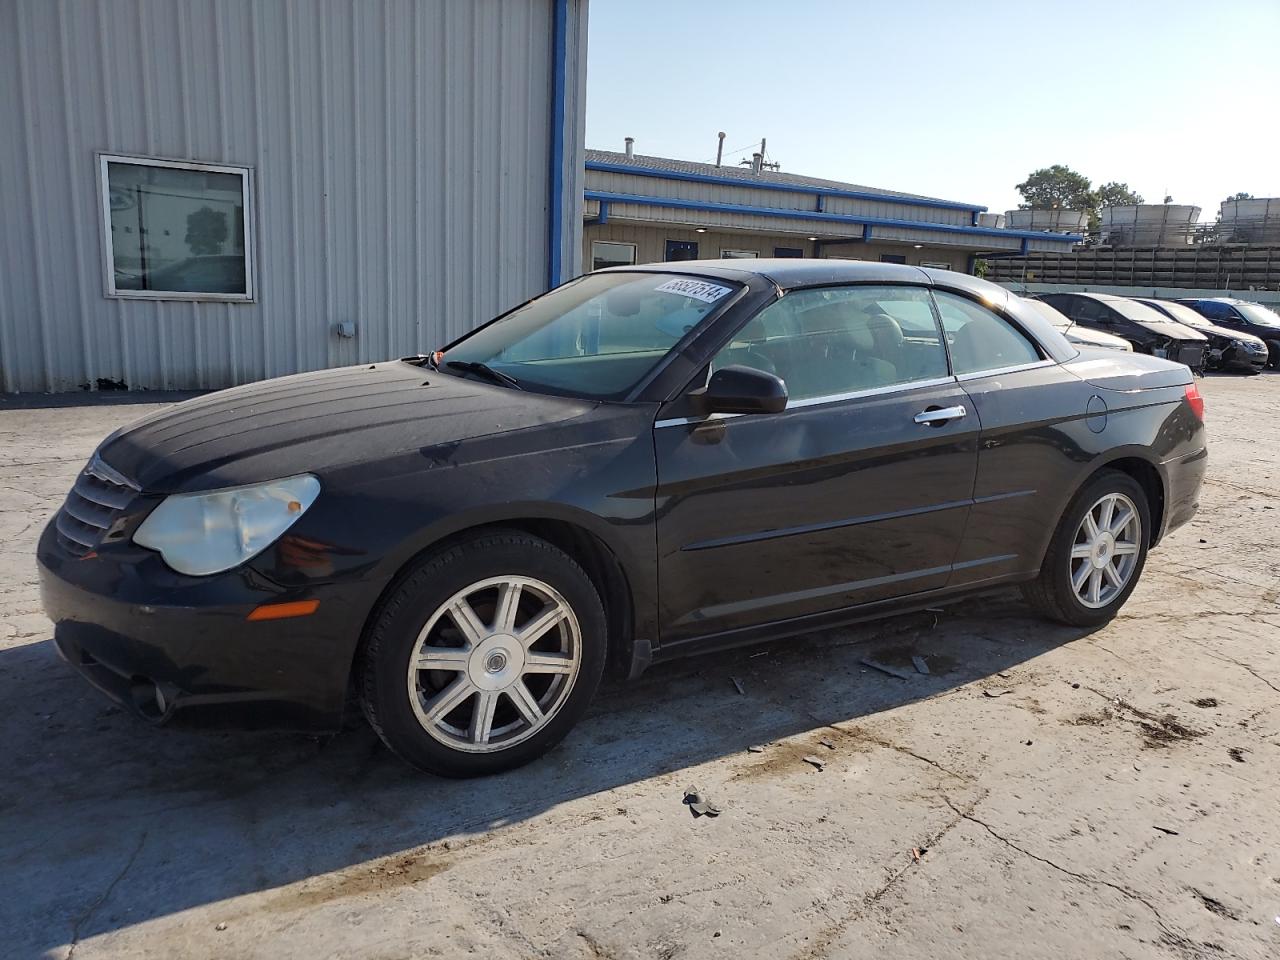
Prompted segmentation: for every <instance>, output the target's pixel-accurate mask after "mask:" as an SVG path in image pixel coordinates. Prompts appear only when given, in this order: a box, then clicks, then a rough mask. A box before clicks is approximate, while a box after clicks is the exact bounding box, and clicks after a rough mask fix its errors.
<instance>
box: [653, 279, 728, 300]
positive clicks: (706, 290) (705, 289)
mask: <svg viewBox="0 0 1280 960" xmlns="http://www.w3.org/2000/svg"><path fill="white" fill-rule="evenodd" d="M654 289H655V290H657V292H658V293H674V294H676V295H677V296H681V297H691V298H692V299H694V300H701V301H702V302H703V303H715V302H716V301H717V300H719V299H720V298H721V297H723V296H724V295H725V294H728V293H732V292H733V288H732V287H722V286H720V284H718V283H708V282H707V281H706V280H668V281H667V282H666V283H664V284H663V285H662V286H660V287H655V288H654Z"/></svg>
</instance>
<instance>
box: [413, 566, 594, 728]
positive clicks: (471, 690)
mask: <svg viewBox="0 0 1280 960" xmlns="http://www.w3.org/2000/svg"><path fill="white" fill-rule="evenodd" d="M581 662H582V633H581V629H580V627H579V625H578V618H577V617H576V616H575V615H574V612H573V609H572V608H571V607H570V606H569V604H568V603H567V602H566V601H565V599H564V597H562V596H561V595H560V594H559V593H558V592H557V591H556V590H555V588H553V587H551V586H550V585H549V584H546V583H543V582H542V581H540V580H535V579H533V578H530V577H519V576H504V577H491V578H489V579H486V580H481V581H478V582H477V583H473V584H472V585H471V586H469V587H465V588H464V589H462V590H459V591H458V592H457V593H455V594H454V595H453V596H452V597H450V598H449V599H448V600H446V601H445V602H444V603H443V604H442V605H441V606H440V607H439V608H438V609H437V610H436V611H435V612H434V613H433V614H432V615H431V617H430V619H428V620H427V622H426V625H425V626H423V628H422V630H421V631H420V632H419V634H418V638H417V642H416V643H415V645H414V652H413V654H412V656H411V657H410V658H409V672H408V692H409V700H410V703H411V704H412V706H413V711H414V713H415V714H416V715H417V718H418V722H419V723H420V724H422V727H423V729H424V730H425V731H426V732H427V733H428V734H430V735H431V736H432V737H433V738H434V739H436V740H438V741H440V742H441V743H443V744H445V745H446V746H448V747H451V748H452V749H454V750H461V751H465V752H469V753H492V752H494V751H497V750H504V749H506V748H508V747H512V746H514V745H515V744H517V743H520V742H522V741H524V740H527V739H528V738H529V737H531V736H533V735H534V734H535V733H537V732H538V731H539V730H541V729H542V728H543V727H545V726H546V725H547V724H548V723H549V722H550V721H551V718H552V717H554V716H555V715H556V713H557V712H558V711H559V709H560V708H561V707H562V706H563V705H564V702H565V700H566V699H568V696H569V693H570V691H572V689H573V684H574V681H575V680H576V679H577V676H578V670H579V667H580V666H581Z"/></svg>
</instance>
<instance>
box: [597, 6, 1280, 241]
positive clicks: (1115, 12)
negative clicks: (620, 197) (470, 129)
mask: <svg viewBox="0 0 1280 960" xmlns="http://www.w3.org/2000/svg"><path fill="white" fill-rule="evenodd" d="M720 130H723V131H725V132H726V133H727V134H728V136H727V137H726V139H725V150H726V152H728V151H732V150H737V149H738V148H740V147H745V146H747V145H749V144H751V143H752V142H753V141H754V142H756V143H758V142H759V140H760V138H761V137H767V138H768V141H769V143H768V152H769V158H770V159H772V160H777V161H780V162H781V163H782V169H783V170H784V171H791V172H793V173H804V174H809V175H811V176H819V177H829V178H832V179H836V180H845V181H849V182H852V183H858V184H863V185H866V186H875V187H884V188H888V189H896V190H904V191H908V192H911V193H922V194H926V195H930V196H937V197H942V198H945V199H950V200H960V201H965V202H972V203H980V204H985V205H986V206H988V207H990V208H991V209H992V210H993V211H1003V210H1005V209H1009V208H1012V207H1015V206H1016V205H1017V203H1018V201H1019V199H1020V198H1019V196H1018V193H1017V191H1016V189H1015V185H1016V184H1017V183H1020V182H1021V181H1022V180H1023V179H1024V178H1025V177H1026V175H1027V174H1028V173H1030V172H1031V171H1032V170H1034V169H1036V168H1038V167H1044V166H1049V165H1051V164H1054V163H1063V164H1066V165H1067V166H1070V167H1072V168H1074V169H1076V170H1078V171H1080V172H1081V173H1083V174H1085V175H1086V176H1088V177H1089V178H1090V179H1092V180H1093V182H1094V185H1095V186H1096V185H1097V184H1099V183H1103V182H1106V181H1110V180H1119V181H1121V182H1126V183H1128V184H1129V185H1130V186H1131V187H1132V188H1133V189H1135V190H1137V192H1138V193H1140V194H1142V195H1143V197H1144V198H1145V199H1146V200H1147V201H1148V202H1156V203H1158V202H1160V201H1161V200H1163V199H1164V197H1165V194H1166V193H1168V194H1171V195H1172V196H1173V199H1174V202H1175V203H1193V204H1196V205H1197V206H1200V207H1202V208H1204V212H1203V213H1202V214H1201V217H1202V219H1205V220H1212V219H1214V218H1215V217H1216V215H1217V211H1218V203H1219V201H1221V200H1223V199H1224V198H1225V197H1227V196H1228V195H1230V194H1233V193H1236V192H1237V191H1241V190H1243V191H1247V192H1249V193H1251V194H1253V195H1254V196H1256V197H1280V0H1200V2H1186V0H1162V2H1161V0H1107V2H1097V0H1070V2H1060V0H1052V2H1045V0H1020V2H1010V0H981V2H960V0H890V2H874V3H873V2H865V0H845V2H840V0H684V2H679V0H590V42H589V60H588V75H587V145H588V146H590V147H598V148H603V149H609V150H621V149H622V139H623V137H625V136H633V137H635V138H636V152H638V153H645V154H656V155H660V156H669V157H679V158H682V159H686V160H714V159H715V151H716V132H717V131H720ZM751 152H752V151H751V150H750V149H747V150H745V151H744V152H741V153H738V154H736V155H734V156H733V157H732V158H728V157H727V158H726V160H727V161H729V162H733V163H736V162H737V161H739V160H741V159H742V158H743V157H746V158H750V155H751Z"/></svg>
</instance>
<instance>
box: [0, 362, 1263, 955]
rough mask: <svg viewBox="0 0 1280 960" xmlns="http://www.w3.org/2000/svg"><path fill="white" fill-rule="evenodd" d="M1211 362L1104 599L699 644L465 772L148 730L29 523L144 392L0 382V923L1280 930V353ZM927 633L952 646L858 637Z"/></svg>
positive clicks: (652, 936)
mask: <svg viewBox="0 0 1280 960" xmlns="http://www.w3.org/2000/svg"><path fill="white" fill-rule="evenodd" d="M1202 389H1203V392H1204V394H1205V395H1206V397H1207V403H1208V416H1209V427H1210V435H1211V440H1212V443H1213V448H1212V456H1211V462H1210V467H1209V469H1210V477H1209V480H1210V482H1209V483H1207V484H1206V486H1205V490H1204V498H1203V509H1202V512H1201V514H1200V516H1199V517H1198V518H1197V519H1196V521H1195V522H1194V523H1193V524H1192V525H1190V526H1188V527H1187V528H1185V529H1183V530H1181V531H1179V532H1177V533H1176V534H1174V535H1173V536H1172V537H1171V538H1170V539H1169V540H1168V541H1167V542H1166V543H1165V544H1164V545H1162V547H1161V548H1160V549H1159V550H1158V551H1157V552H1156V553H1155V554H1153V556H1152V558H1151V560H1150V562H1149V563H1148V565H1147V569H1146V573H1145V576H1144V580H1143V582H1142V584H1141V585H1140V587H1139V588H1138V590H1137V591H1136V592H1135V594H1134V596H1133V598H1132V600H1131V602H1130V604H1129V605H1128V606H1127V607H1126V609H1125V610H1124V612H1123V614H1122V615H1121V616H1120V617H1119V618H1117V619H1116V621H1115V622H1113V623H1112V624H1110V625H1109V626H1107V627H1106V628H1104V629H1102V630H1100V631H1098V632H1096V633H1093V634H1089V635H1084V634H1081V633H1080V632H1078V631H1073V630H1069V629H1066V628H1063V627H1058V626H1054V625H1051V624H1045V623H1043V622H1040V621H1038V620H1035V619H1033V618H1032V617H1030V616H1028V614H1027V612H1026V610H1025V609H1024V608H1023V607H1022V606H1021V604H1020V603H1019V601H1018V599H1017V598H1016V596H1012V595H1010V596H1008V597H997V598H993V599H988V600H983V601H980V602H970V603H966V604H963V605H961V606H959V607H957V608H952V609H948V610H947V611H945V612H943V613H939V614H934V613H928V612H926V613H921V614H915V615H911V616H907V617H900V618H896V619H894V620H892V621H888V622H884V623H881V624H868V625H865V626H861V627H858V628H856V629H848V630H839V631H833V632H831V633H827V634H823V635H815V636H810V637H803V638H798V639H795V640H790V641H786V642H778V643H773V644H769V645H767V646H765V647H758V648H751V649H747V650H741V651H736V652H732V653H728V654H724V655H722V656H716V657H705V658H701V659H698V660H693V661H688V662H685V663H680V664H673V665H670V666H666V667H662V668H658V669H655V670H653V671H651V672H650V673H648V674H646V675H645V676H644V677H643V678H641V679H640V680H639V681H637V682H636V683H634V684H631V685H629V686H614V687H610V688H609V689H607V690H606V691H604V693H603V694H602V696H601V697H600V699H599V700H598V702H597V703H596V704H595V706H594V707H593V708H592V711H591V713H590V714H589V716H588V717H587V718H586V719H585V721H584V722H583V723H582V725H581V727H580V728H579V729H578V730H577V731H576V732H575V733H574V734H573V735H572V736H571V737H570V738H569V740H568V741H567V742H566V743H565V744H564V745H563V746H562V747H561V748H559V749H558V750H556V751H555V752H554V753H553V754H552V755H551V756H549V757H548V758H546V760H544V761H543V762H540V763H538V764H535V765H533V766H531V767H528V768H526V769H524V770H521V771H517V772H515V773H512V774H508V775H504V776H501V777H497V778H493V779H490V780H485V781H477V782H466V783H455V782H446V781H440V780H434V779H431V778H427V777H423V776H420V775H418V774H416V773H414V772H412V771H410V770H408V769H407V768H405V767H404V766H403V765H402V764H400V763H399V762H398V761H396V760H395V759H394V758H392V757H390V756H388V755H387V753H386V752H385V751H384V750H383V749H382V747H381V746H380V744H379V743H378V741H377V739H376V738H375V737H374V736H373V735H372V734H371V733H370V732H369V731H368V730H367V729H366V728H364V727H363V726H362V725H360V724H359V723H353V724H352V725H351V727H350V729H348V730H346V731H344V732H343V733H342V734H340V735H338V736H336V737H333V738H321V739H317V738H311V737H305V736H298V735H293V734H287V733H257V734H247V733H239V732H230V731H222V732H218V731H187V730H153V729H151V728H148V727H145V726H141V725H139V724H138V723H136V722H135V721H133V720H132V719H130V718H129V717H127V716H125V715H124V714H123V713H121V712H120V711H119V710H117V709H116V708H115V707H113V706H111V705H110V704H108V703H106V702H105V701H103V700H101V699H100V698H99V696H98V695H97V694H96V693H95V692H94V691H93V690H91V689H90V688H89V687H87V686H86V685H85V684H84V683H83V682H82V681H80V680H79V679H78V678H76V677H74V676H72V675H71V674H70V673H69V672H68V671H67V669H66V668H65V667H64V666H63V665H62V664H60V663H58V662H57V661H56V659H55V658H54V656H53V654H52V650H51V648H50V643H49V640H48V637H49V624H48V622H47V621H46V620H45V619H44V617H43V614H42V613H41V612H40V602H39V593H38V584H37V582H36V578H35V576H34V570H33V568H32V550H33V547H34V542H35V538H36V537H37V535H38V533H39V531H40V529H41V528H42V527H43V525H44V524H45V523H46V522H47V520H48V518H49V517H50V516H52V514H53V512H54V511H55V510H56V509H57V507H58V505H59V504H60V502H61V500H62V497H63V495H64V494H65V492H66V490H67V488H68V487H69V486H70V484H71V481H72V479H73V477H74V475H75V472H76V470H77V469H78V467H79V465H80V463H82V462H83V460H84V459H85V458H86V457H87V456H88V454H89V452H90V451H91V450H92V448H93V446H94V444H96V443H97V441H98V440H99V439H101V437H102V436H104V435H105V434H107V433H108V432H110V431H111V430H112V429H114V428H115V427H116V426H118V425H120V424H121V423H124V422H126V421H128V420H130V419H133V418H135V417H138V416H142V415H145V414H147V413H149V412H151V411H152V410H154V409H156V406H155V405H153V404H149V403H146V402H139V401H146V400H151V399H154V398H150V397H145V396H143V397H138V396H137V395H132V396H130V397H129V398H127V399H128V402H126V401H125V399H124V398H98V399H99V400H105V402H96V403H87V404H86V403H85V402H84V400H83V398H50V399H48V400H47V401H41V400H39V399H37V400H22V401H18V402H15V401H12V400H7V399H0V437H3V438H4V442H3V447H2V449H3V454H2V455H0V533H2V534H3V536H0V573H2V574H3V575H2V576H0V705H2V706H0V737H2V738H3V739H2V742H3V743H4V745H5V750H4V752H3V754H0V771H2V772H3V776H0V889H3V890H5V892H6V896H5V897H3V898H0V945H2V946H0V954H2V955H6V956H7V955H12V956H15V957H48V958H57V960H62V958H65V957H71V956H74V958H75V960H94V958H98V957H111V958H115V957H125V958H128V957H151V956H182V957H197V958H201V957H210V958H213V957H219V958H221V957H237V958H240V957H246V958H258V957H261V958H268V957H269V958H272V960H275V958H295V957H296V958H299V960H313V958H314V957H316V956H343V957H356V958H393V957H404V956H447V957H453V956H462V955H475V956H483V957H486V958H489V957H492V958H499V960H501V958H527V957H551V958H561V957H567V958H575V957H582V958H612V960H631V958H648V957H656V958H662V960H676V958H682V957H683V958H702V957H726V958H730V957H732V958H740V957H761V958H764V957H768V958H774V957H791V958H803V960H826V958H832V960H844V958H855V957H863V956H876V957H877V958H888V960H897V958H904V960H905V958H908V957H909V958H911V960H921V958H933V957H978V956H982V957H987V956H991V957H1018V958H1019V960H1040V958H1043V960H1063V958H1077V957H1079V958H1096V957H1126V958H1133V960H1146V958H1170V957H1172V958H1179V960H1183V958H1200V957H1213V958H1223V957H1232V958H1237V957H1238V958H1259V960H1261V958H1270V957H1274V956H1277V955H1280V923H1277V922H1276V917H1277V916H1280V821H1278V820H1277V818H1276V816H1275V811H1276V801H1275V790H1276V784H1277V783H1280V711H1277V710H1276V709H1274V708H1275V707H1276V706H1277V701H1276V693H1277V692H1280V644H1277V638H1278V637H1280V602H1278V600H1280V543H1277V530H1280V521H1278V519H1277V511H1280V503H1277V500H1280V453H1278V452H1277V451H1278V450H1280V425H1277V422H1276V420H1275V419H1274V416H1273V412H1274V410H1275V409H1276V406H1277V403H1280V376H1273V375H1264V376H1261V377H1255V378H1248V379H1244V378H1241V379H1236V378H1226V377H1213V378H1209V379H1207V380H1205V381H1203V384H1202ZM162 399H164V400H166V401H167V400H168V399H169V398H162ZM1246 424H1247V425H1248V429H1243V428H1242V425H1246ZM1228 434H1231V435H1228ZM1235 434H1240V436H1235ZM912 656H923V657H925V658H926V659H927V660H928V662H929V665H930V669H931V672H930V674H929V675H927V676H925V675H919V676H913V677H912V678H911V679H910V680H907V681H903V680H899V679H895V678H892V677H888V676H884V675H882V674H880V673H877V672H876V671H874V670H869V669H867V668H866V667H864V666H862V665H861V664H860V662H859V661H860V660H861V659H863V658H871V659H874V660H876V661H877V662H882V663H891V664H910V658H911V657H912ZM731 676H732V677H736V678H738V679H739V680H740V682H741V683H742V686H743V690H744V691H745V695H742V694H739V693H738V692H737V690H736V689H735V687H734V685H733V683H732V682H731V681H730V679H729V678H730V677H731ZM984 688H989V689H991V690H993V691H994V690H1001V691H1008V692H1007V693H1001V694H1000V695H998V696H996V697H991V696H986V695H984V693H983V690H984ZM824 741H825V743H824ZM827 744H829V746H828V745H827ZM755 746H763V750H762V751H761V752H751V751H748V749H747V748H748V747H755ZM812 754H819V755H821V756H822V758H823V760H824V761H825V765H824V768H823V769H822V770H818V769H815V768H814V767H813V766H811V765H809V764H808V763H805V762H804V760H803V758H804V757H805V756H806V755H812ZM689 784H697V785H698V786H699V787H700V788H701V789H703V790H705V791H706V792H707V793H709V794H710V795H712V796H713V797H715V798H716V800H717V801H718V802H719V803H721V804H722V805H723V807H724V813H723V814H722V815H721V816H720V817H718V818H714V819H711V818H705V817H703V818H698V819H694V818H692V817H690V816H689V813H688V810H687V809H686V808H685V806H684V804H683V803H682V802H681V801H682V798H683V795H684V788H685V787H686V786H688V785H689ZM913 851H914V852H913Z"/></svg>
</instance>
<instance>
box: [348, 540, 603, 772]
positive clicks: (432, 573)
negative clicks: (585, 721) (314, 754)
mask: <svg viewBox="0 0 1280 960" xmlns="http://www.w3.org/2000/svg"><path fill="white" fill-rule="evenodd" d="M548 623H550V626H547V624H548ZM530 638H535V639H530ZM606 648H607V633H606V620H605V614H604V609H603V606H602V604H601V602H600V595H599V593H598V592H597V591H596V588H595V586H594V584H593V583H592V582H591V579H590V577H588V576H587V574H586V573H585V572H584V571H583V569H582V567H581V566H579V565H578V563H577V562H576V561H575V560H574V559H573V558H572V557H570V556H569V555H568V554H567V553H565V552H564V551H563V550H561V549H559V548H558V547H556V546H554V545H552V544H550V543H548V542H547V541H545V540H542V539H540V538H538V537H534V536H531V535H529V534H526V533H523V532H520V531H514V530H512V531H506V530H498V531H492V532H486V533H483V534H479V535H477V536H474V537H472V538H470V539H467V540H464V541H461V542H458V543H455V544H453V545H451V546H449V547H448V548H447V549H444V550H442V551H440V552H438V553H435V554H432V555H429V556H427V557H425V558H423V559H421V560H419V561H417V562H416V563H415V564H414V565H413V566H412V567H410V568H409V569H408V570H407V571H406V572H405V573H404V574H403V575H402V576H401V578H400V581H399V583H398V584H397V585H396V586H395V588H394V589H393V590H392V592H391V593H390V595H389V596H388V597H387V599H386V600H385V602H384V603H383V604H382V606H381V608H380V610H379V612H378V614H377V616H376V618H375V619H374V621H373V623H372V626H371V627H370V629H369V631H368V633H367V635H366V641H365V643H364V646H363V649H362V651H361V654H360V656H359V659H358V662H357V665H356V666H357V671H358V675H357V684H358V689H359V694H360V700H361V706H362V708H363V710H364V714H365V716H366V718H367V719H368V721H369V724H370V726H372V727H373V729H374V730H375V731H376V732H377V734H378V736H379V737H381V738H382V741H383V742H384V743H385V744H386V745H387V746H388V747H389V748H390V749H391V750H392V751H393V752H395V753H396V754H398V755H399V756H400V757H402V758H403V759H404V760H406V761H408V762H409V763H411V764H413V765H414V766H415V767H418V768H419V769H421V770H425V771H427V772H429V773H434V774H438V775H440V776H445V777H475V776H485V775H487V774H493V773H499V772H501V771H503V770H510V769H512V768H514V767H519V766H521V765H523V764H526V763H528V762H530V761H531V760H534V759H536V758H537V757H539V756H541V755H542V754H544V753H546V752H547V751H548V750H550V749H551V748H552V747H554V746H555V745H556V744H557V743H559V742H560V741H561V740H562V739H563V738H564V736H565V735H566V734H567V733H568V732H569V730H570V729H571V728H572V727H573V725H574V724H575V723H576V722H577V721H578V719H579V718H580V717H581V716H582V714H583V712H584V711H585V710H586V708H587V706H588V704H589V703H590V702H591V698H592V697H593V696H594V694H595V691H596V688H597V687H598V686H599V684H600V677H601V675H602V673H603V671H604V665H605V656H606V652H607V649H606ZM411 660H412V662H413V667H411V666H410V663H411ZM424 664H427V665H428V666H423V665H424ZM451 704H452V705H451Z"/></svg>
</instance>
